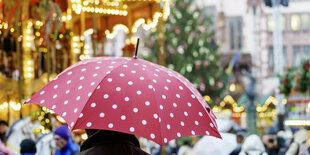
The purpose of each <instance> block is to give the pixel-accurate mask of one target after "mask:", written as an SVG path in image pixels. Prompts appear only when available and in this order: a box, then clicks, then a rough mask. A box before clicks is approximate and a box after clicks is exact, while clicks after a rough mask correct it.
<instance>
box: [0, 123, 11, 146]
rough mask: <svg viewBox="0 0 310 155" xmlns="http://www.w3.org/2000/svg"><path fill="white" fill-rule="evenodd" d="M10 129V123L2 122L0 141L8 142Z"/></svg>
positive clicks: (0, 125) (0, 124)
mask: <svg viewBox="0 0 310 155" xmlns="http://www.w3.org/2000/svg"><path fill="white" fill-rule="evenodd" d="M8 127H9V124H8V122H6V121H2V120H1V121H0V140H1V141H2V142H3V143H5V142H6V140H7V137H6V131H7V129H8Z"/></svg>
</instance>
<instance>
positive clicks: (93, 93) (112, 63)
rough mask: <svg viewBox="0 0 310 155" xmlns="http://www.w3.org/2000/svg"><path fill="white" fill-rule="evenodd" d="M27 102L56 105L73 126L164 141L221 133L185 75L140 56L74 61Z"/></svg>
mask: <svg viewBox="0 0 310 155" xmlns="http://www.w3.org/2000/svg"><path fill="white" fill-rule="evenodd" d="M26 103H35V104H38V105H42V106H45V107H47V108H49V109H52V110H53V111H54V112H55V113H57V114H59V115H60V116H62V117H63V118H64V119H65V120H66V122H67V123H68V125H69V127H70V128H71V129H105V130H113V131H119V132H125V133H129V134H134V135H138V136H141V137H145V138H147V139H150V140H153V141H154V142H156V143H158V144H160V145H163V144H166V143H167V142H168V141H170V140H172V139H175V138H178V137H183V136H191V135H211V136H215V137H221V136H220V134H219V133H218V130H217V125H216V122H215V116H214V114H213V113H212V111H211V110H210V108H209V106H208V104H207V103H206V102H205V100H204V99H203V97H202V96H201V95H200V93H199V92H198V91H197V89H196V88H195V87H194V86H193V85H192V84H191V83H190V82H189V81H188V80H187V79H186V78H184V77H183V76H182V75H180V74H179V73H177V72H175V71H172V70H170V69H167V68H165V67H162V66H159V65H156V64H153V63H151V62H148V61H145V60H141V59H136V58H116V57H99V58H92V59H88V60H84V61H81V62H79V63H76V64H75V65H73V66H71V67H69V68H67V69H66V70H65V71H64V72H62V73H61V74H59V76H58V77H56V78H55V79H54V80H53V81H51V82H50V83H48V84H47V85H46V86H45V87H44V88H42V89H41V90H40V91H39V92H37V93H36V94H35V95H34V96H32V97H31V98H30V99H29V100H27V102H26Z"/></svg>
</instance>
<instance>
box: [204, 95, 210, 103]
mask: <svg viewBox="0 0 310 155" xmlns="http://www.w3.org/2000/svg"><path fill="white" fill-rule="evenodd" d="M203 98H204V99H205V100H206V101H207V102H208V103H209V102H210V101H211V97H210V96H208V95H206V96H204V97H203Z"/></svg>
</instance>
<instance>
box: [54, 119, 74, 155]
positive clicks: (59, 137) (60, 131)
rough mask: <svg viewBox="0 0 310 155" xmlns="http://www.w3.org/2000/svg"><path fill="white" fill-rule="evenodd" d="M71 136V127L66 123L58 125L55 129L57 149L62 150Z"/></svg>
mask: <svg viewBox="0 0 310 155" xmlns="http://www.w3.org/2000/svg"><path fill="white" fill-rule="evenodd" d="M69 138H70V135H69V129H68V127H67V126H66V125H61V126H59V127H57V128H56V129H55V131H54V141H55V144H56V149H57V150H61V149H62V148H63V147H65V146H66V145H67V142H68V140H69Z"/></svg>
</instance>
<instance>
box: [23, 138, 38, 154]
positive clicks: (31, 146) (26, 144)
mask: <svg viewBox="0 0 310 155" xmlns="http://www.w3.org/2000/svg"><path fill="white" fill-rule="evenodd" d="M36 152H37V148H36V144H35V142H34V141H33V140H31V139H24V140H23V141H22V142H21V143H20V153H21V154H25V153H32V154H35V153H36Z"/></svg>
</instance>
